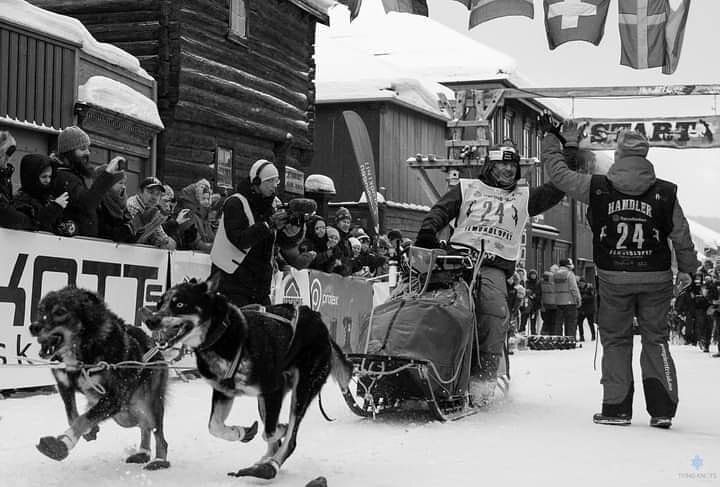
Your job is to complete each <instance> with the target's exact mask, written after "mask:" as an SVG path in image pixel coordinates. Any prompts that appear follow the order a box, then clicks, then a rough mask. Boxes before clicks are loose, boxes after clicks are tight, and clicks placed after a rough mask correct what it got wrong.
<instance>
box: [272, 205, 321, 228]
mask: <svg viewBox="0 0 720 487" xmlns="http://www.w3.org/2000/svg"><path fill="white" fill-rule="evenodd" d="M277 210H278V211H280V210H285V212H286V214H287V220H286V224H288V225H293V226H296V227H301V226H303V225H305V222H307V220H308V219H309V218H310V217H311V216H312V215H313V214H315V212H316V211H317V203H315V201H314V200H311V199H309V198H293V199H291V200H290V201H288V202H287V203H282V204H280V205H279V206H278V208H277Z"/></svg>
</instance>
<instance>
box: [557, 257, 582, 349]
mask: <svg viewBox="0 0 720 487" xmlns="http://www.w3.org/2000/svg"><path fill="white" fill-rule="evenodd" d="M574 268H575V266H573V263H572V260H570V259H562V260H560V268H559V269H558V271H557V272H556V273H555V274H553V284H554V285H555V304H556V305H557V317H556V321H555V329H556V330H557V331H558V333H559V334H562V333H563V329H564V330H565V336H566V337H572V338H575V334H576V331H577V330H576V328H577V309H578V308H579V307H580V304H581V303H582V300H581V298H580V290H579V289H578V286H577V282H576V281H575V274H573V272H572V271H573V269H574Z"/></svg>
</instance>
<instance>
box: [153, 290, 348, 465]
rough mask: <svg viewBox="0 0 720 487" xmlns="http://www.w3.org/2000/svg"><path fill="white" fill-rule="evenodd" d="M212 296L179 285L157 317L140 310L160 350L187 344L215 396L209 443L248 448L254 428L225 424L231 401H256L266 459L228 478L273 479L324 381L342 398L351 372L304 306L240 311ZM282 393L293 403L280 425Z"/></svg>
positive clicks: (164, 300) (167, 295) (162, 302)
mask: <svg viewBox="0 0 720 487" xmlns="http://www.w3.org/2000/svg"><path fill="white" fill-rule="evenodd" d="M216 288H217V280H216V279H215V278H211V279H210V280H208V281H207V282H199V283H198V282H196V281H194V280H193V281H190V282H187V283H182V284H178V285H176V286H174V287H173V288H171V289H170V290H168V291H167V292H166V293H165V294H164V295H163V296H162V298H161V300H160V302H159V303H158V310H157V311H156V312H152V311H150V310H147V309H145V310H144V313H145V323H146V325H147V326H148V328H150V329H151V330H152V331H153V338H154V339H155V342H156V343H157V344H158V347H159V348H160V349H163V350H166V349H168V348H169V347H172V346H173V345H176V344H184V345H186V346H187V347H189V348H191V349H193V350H194V352H195V356H196V359H197V367H198V371H199V373H200V374H201V375H202V376H203V377H204V378H205V379H206V380H207V381H208V382H209V383H210V385H211V386H212V388H213V395H212V405H211V412H210V421H209V424H208V428H209V430H210V433H211V434H212V435H214V436H217V437H219V438H222V439H225V440H228V441H241V442H248V441H250V440H252V439H253V438H254V437H255V435H256V434H257V431H258V423H257V421H255V422H254V423H253V424H252V425H251V426H228V425H226V424H225V420H226V419H227V418H228V415H229V414H230V410H231V408H232V404H233V400H234V398H235V397H236V396H242V395H251V396H257V398H258V410H259V413H260V418H261V420H262V421H263V423H264V432H263V439H264V440H265V441H266V442H267V451H266V452H265V454H264V455H263V456H262V457H261V458H260V459H259V460H258V461H257V462H256V463H255V464H254V465H252V466H250V467H247V468H242V469H240V470H238V471H237V472H231V473H229V474H228V475H231V476H236V477H247V476H249V477H258V478H262V479H272V478H274V477H275V476H276V475H277V474H278V472H279V471H280V467H281V466H282V465H283V463H284V462H285V461H286V460H287V459H288V457H289V456H290V455H291V454H292V453H293V451H294V450H295V447H296V440H297V433H298V428H299V427H300V423H301V421H302V419H303V416H304V415H305V412H306V411H307V408H308V406H309V405H310V403H311V401H312V400H313V398H315V396H317V395H318V393H319V392H320V389H321V388H322V386H323V385H324V384H325V382H326V381H327V378H328V376H329V375H330V374H332V375H333V377H334V378H335V380H336V381H337V382H338V384H339V385H340V388H341V389H342V390H343V391H346V390H347V385H348V382H349V381H350V377H351V374H352V364H351V363H350V362H349V361H348V360H347V358H346V357H345V355H344V354H343V352H342V350H341V349H340V347H339V346H338V345H337V344H336V343H335V342H334V340H333V339H332V338H331V337H330V334H329V332H328V329H327V327H326V326H325V324H324V323H323V321H322V319H321V318H320V314H319V313H317V312H315V311H312V310H311V309H310V308H308V307H307V306H300V307H299V308H295V307H293V306H291V305H276V306H270V307H268V308H267V311H263V310H261V309H248V308H243V309H242V310H241V309H240V308H238V307H236V306H234V305H233V304H231V303H230V302H228V300H227V299H226V298H225V296H223V295H222V294H219V293H217V292H216ZM287 392H291V393H292V400H291V405H290V420H289V422H288V424H286V425H285V424H279V423H278V419H279V414H280V409H281V406H282V402H283V399H284V397H285V395H286V394H287Z"/></svg>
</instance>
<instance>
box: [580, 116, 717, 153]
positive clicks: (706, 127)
mask: <svg viewBox="0 0 720 487" xmlns="http://www.w3.org/2000/svg"><path fill="white" fill-rule="evenodd" d="M577 122H578V123H579V124H583V123H584V124H587V126H586V127H585V133H584V137H583V138H582V139H581V140H580V147H581V148H584V149H590V150H615V148H616V147H617V136H618V134H619V133H620V132H621V131H622V130H635V131H637V132H640V133H641V134H643V135H645V137H647V139H648V142H649V143H650V146H651V147H666V148H672V149H702V148H710V147H720V116H710V117H667V118H628V119H617V118H616V119H598V118H581V119H578V120H577Z"/></svg>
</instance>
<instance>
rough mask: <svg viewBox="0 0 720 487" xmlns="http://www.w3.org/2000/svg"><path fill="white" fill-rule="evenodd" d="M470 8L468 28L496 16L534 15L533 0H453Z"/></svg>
mask: <svg viewBox="0 0 720 487" xmlns="http://www.w3.org/2000/svg"><path fill="white" fill-rule="evenodd" d="M455 1H456V2H460V3H462V4H463V5H465V7H467V8H468V10H470V21H469V26H468V28H469V29H472V28H473V27H475V26H476V25H478V24H482V23H483V22H487V21H488V20H492V19H497V18H498V17H509V16H511V15H520V16H523V17H530V18H531V19H532V18H534V17H535V7H533V0H455Z"/></svg>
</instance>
